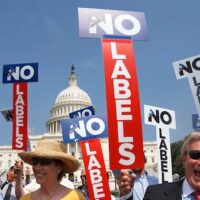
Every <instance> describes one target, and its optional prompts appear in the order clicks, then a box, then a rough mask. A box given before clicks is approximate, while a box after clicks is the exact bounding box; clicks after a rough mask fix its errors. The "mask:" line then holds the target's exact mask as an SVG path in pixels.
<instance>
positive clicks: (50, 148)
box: [18, 140, 80, 173]
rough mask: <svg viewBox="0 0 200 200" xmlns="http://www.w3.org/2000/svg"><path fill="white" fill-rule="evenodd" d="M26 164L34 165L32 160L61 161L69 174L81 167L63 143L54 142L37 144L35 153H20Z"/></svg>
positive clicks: (45, 141) (48, 141)
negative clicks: (67, 151)
mask: <svg viewBox="0 0 200 200" xmlns="http://www.w3.org/2000/svg"><path fill="white" fill-rule="evenodd" d="M18 155H19V157H20V158H21V159H22V160H23V161H24V162H26V163H28V164H30V165H32V158H33V157H37V158H38V157H39V158H47V159H57V160H61V161H62V162H63V163H64V165H65V167H66V172H67V173H72V172H74V171H76V170H77V169H78V167H79V165H80V163H79V162H78V160H77V159H76V158H75V157H73V156H71V155H70V154H67V153H66V152H65V146H64V145H63V144H62V143H61V142H56V141H53V140H41V141H39V142H38V143H37V146H36V148H35V151H31V152H22V153H18Z"/></svg>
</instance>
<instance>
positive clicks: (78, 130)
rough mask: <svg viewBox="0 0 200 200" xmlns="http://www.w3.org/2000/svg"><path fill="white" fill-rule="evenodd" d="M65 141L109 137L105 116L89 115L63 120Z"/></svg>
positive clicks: (62, 126)
mask: <svg viewBox="0 0 200 200" xmlns="http://www.w3.org/2000/svg"><path fill="white" fill-rule="evenodd" d="M61 128H62V134H63V142H64V143H65V144H66V143H73V142H78V141H81V140H89V139H94V138H103V137H107V120H106V117H105V116H97V115H93V116H89V117H80V118H72V119H64V120H61Z"/></svg>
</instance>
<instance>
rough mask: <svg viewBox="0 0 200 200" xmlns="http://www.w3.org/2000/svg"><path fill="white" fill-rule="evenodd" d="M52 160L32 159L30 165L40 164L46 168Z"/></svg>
mask: <svg viewBox="0 0 200 200" xmlns="http://www.w3.org/2000/svg"><path fill="white" fill-rule="evenodd" d="M52 161H53V160H50V159H46V158H32V165H33V166H35V165H37V164H40V165H41V166H48V165H50V164H51V163H52Z"/></svg>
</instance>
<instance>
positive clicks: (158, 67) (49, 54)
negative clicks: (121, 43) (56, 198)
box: [0, 0, 200, 145]
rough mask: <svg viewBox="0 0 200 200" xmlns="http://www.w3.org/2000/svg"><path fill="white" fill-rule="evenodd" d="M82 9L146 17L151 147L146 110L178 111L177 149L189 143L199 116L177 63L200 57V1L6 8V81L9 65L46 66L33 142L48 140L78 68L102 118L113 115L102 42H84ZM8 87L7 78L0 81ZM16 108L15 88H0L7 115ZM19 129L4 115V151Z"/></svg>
mask: <svg viewBox="0 0 200 200" xmlns="http://www.w3.org/2000/svg"><path fill="white" fill-rule="evenodd" d="M78 7H82V8H99V9H110V10H124V11H133V12H144V14H145V17H146V21H147V29H148V41H133V48H134V53H135V59H136V65H137V75H138V83H139V93H140V106H141V112H142V113H141V115H142V121H143V124H142V129H143V138H144V141H154V140H156V127H155V126H150V125H147V124H144V116H143V112H144V105H146V104H147V105H152V106H156V107H161V108H166V109H170V110H174V111H175V113H176V129H175V130H172V129H170V138H171V142H175V141H177V140H180V139H183V138H184V137H185V136H186V135H187V134H188V133H190V132H191V131H192V130H193V128H192V114H195V113H197V110H196V108H195V103H194V100H193V96H192V93H191V90H190V87H189V83H188V80H187V79H181V80H177V79H176V76H175V72H174V70H173V66H172V63H173V62H174V61H178V60H182V59H185V58H189V57H192V56H196V55H198V54H199V53H200V50H199V47H200V40H199V36H200V28H199V19H200V12H199V7H200V1H198V0H194V1H186V0H168V1H160V0H151V1H142V0H125V1H122V0H98V1H97V0H82V1H81V0H76V1H74V0H58V1H54V0H52V1H49V0H42V1H41V0H34V1H32V0H18V1H12V0H6V1H3V0H0V68H1V70H0V77H2V72H3V65H6V64H19V63H35V62H37V63H39V81H38V82H35V83H29V85H28V99H29V104H28V107H29V110H28V112H29V113H28V126H29V134H32V135H37V134H43V133H44V132H46V126H45V123H46V121H47V120H48V119H49V118H50V109H51V107H52V106H53V105H54V103H55V99H56V97H57V95H58V94H59V92H60V91H61V90H63V89H65V88H66V87H67V85H68V76H69V73H70V68H71V65H72V64H74V66H75V70H76V73H77V76H78V85H79V86H80V88H82V89H83V90H85V91H86V92H87V93H88V95H89V96H90V98H91V100H92V102H93V104H94V106H95V107H96V114H105V115H106V96H105V82H104V66H103V59H102V48H101V40H100V39H86V38H80V37H79V30H78ZM1 79H2V78H1ZM8 108H12V84H2V81H1V83H0V110H5V109H8ZM11 135H12V124H11V122H6V121H5V119H4V118H3V116H2V115H0V138H1V139H0V145H10V144H11V143H12V142H11Z"/></svg>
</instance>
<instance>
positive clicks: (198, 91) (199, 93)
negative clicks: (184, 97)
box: [196, 85, 200, 97]
mask: <svg viewBox="0 0 200 200" xmlns="http://www.w3.org/2000/svg"><path fill="white" fill-rule="evenodd" d="M196 95H197V97H198V96H199V95H200V85H199V86H198V87H197V94H196Z"/></svg>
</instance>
